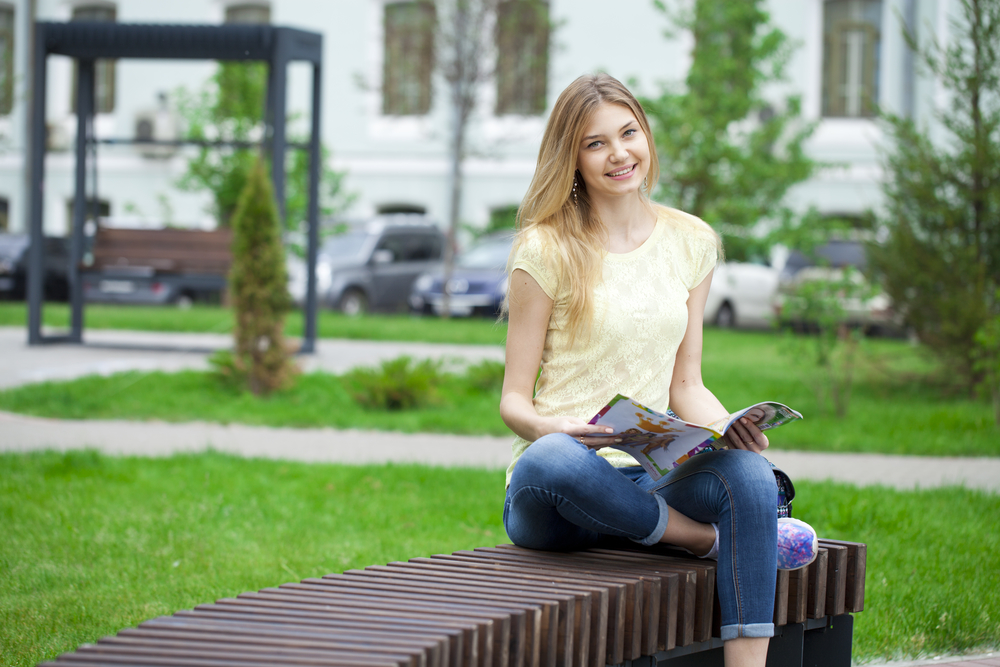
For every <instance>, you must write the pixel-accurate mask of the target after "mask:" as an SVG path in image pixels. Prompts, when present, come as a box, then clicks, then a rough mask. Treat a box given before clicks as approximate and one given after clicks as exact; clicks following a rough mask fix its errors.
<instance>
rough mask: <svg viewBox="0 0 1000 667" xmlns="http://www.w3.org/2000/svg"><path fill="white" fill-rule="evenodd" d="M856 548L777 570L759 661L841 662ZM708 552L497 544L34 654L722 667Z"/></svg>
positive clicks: (859, 554)
mask: <svg viewBox="0 0 1000 667" xmlns="http://www.w3.org/2000/svg"><path fill="white" fill-rule="evenodd" d="M865 560H866V546H865V545H864V544H859V543H854V542H837V541H831V540H821V541H820V553H819V557H818V558H817V559H816V561H815V562H813V564H811V565H810V566H808V567H807V568H804V569H802V570H797V571H793V572H778V575H777V590H776V594H775V607H774V622H775V624H776V625H777V628H776V632H775V637H774V638H773V639H772V640H771V644H770V649H769V652H768V664H769V665H774V666H775V667H778V666H781V667H785V666H790V665H810V666H817V667H849V666H850V664H851V643H852V637H853V617H852V616H851V614H852V613H855V612H859V611H861V610H862V609H863V608H864V591H865ZM715 575H716V564H715V562H714V561H705V560H698V559H694V558H692V557H690V556H682V555H679V554H678V553H677V552H675V551H671V550H666V549H656V550H638V549H593V550H590V551H584V552H577V553H571V554H563V553H550V552H540V551H532V550H528V549H522V548H519V547H515V546H512V545H509V544H503V545H499V546H496V547H489V548H486V547H484V548H480V549H476V550H474V551H458V552H455V553H452V554H447V555H437V556H433V557H430V558H414V559H412V560H410V561H407V562H405V563H404V562H397V563H390V564H388V565H384V566H371V567H368V568H366V569H364V570H351V571H347V572H344V573H343V574H329V575H326V576H324V577H321V578H314V579H306V580H304V581H301V582H297V583H288V584H284V585H281V586H278V587H275V588H266V589H264V590H261V591H257V592H252V593H244V594H242V595H240V596H238V597H236V598H227V599H221V600H218V601H216V602H215V603H214V604H205V605H201V606H199V607H196V608H195V609H193V610H187V611H180V612H177V613H176V614H174V615H172V616H164V617H160V618H156V619H153V620H150V621H147V622H145V623H142V624H140V625H139V626H138V627H137V628H129V629H125V630H122V631H121V632H119V633H118V634H117V635H115V636H114V637H106V638H104V639H102V640H100V641H99V642H97V643H96V644H93V645H85V646H81V647H80V648H79V649H77V651H75V652H73V653H66V654H63V655H61V656H59V657H58V658H57V659H56V660H55V661H53V662H50V663H44V664H45V665H52V666H58V667H66V666H67V665H70V664H79V665H184V666H187V667H229V666H235V665H333V666H354V665H366V666H370V665H375V666H378V667H382V666H385V667H465V666H468V667H508V666H509V667H574V666H580V667H604V666H605V665H627V666H631V667H646V666H652V665H665V666H666V667H686V666H687V665H699V666H706V667H710V666H712V665H719V666H720V667H721V666H722V664H723V662H722V641H721V640H720V639H719V616H718V603H717V597H716V590H715Z"/></svg>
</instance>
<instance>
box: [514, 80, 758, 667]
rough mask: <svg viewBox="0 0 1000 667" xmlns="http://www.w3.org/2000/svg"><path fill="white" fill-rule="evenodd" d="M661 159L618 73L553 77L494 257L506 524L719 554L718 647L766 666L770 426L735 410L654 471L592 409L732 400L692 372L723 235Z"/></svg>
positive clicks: (573, 544) (526, 540)
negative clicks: (511, 222)
mask: <svg viewBox="0 0 1000 667" xmlns="http://www.w3.org/2000/svg"><path fill="white" fill-rule="evenodd" d="M658 175H659V166H658V162H657V157H656V152H655V149H654V147H653V141H652V136H651V134H650V129H649V123H648V121H647V119H646V115H645V113H644V112H643V110H642V107H641V106H640V105H639V103H638V102H637V101H636V99H635V98H634V97H633V96H632V94H631V93H629V91H628V90H627V89H626V88H625V87H624V86H623V85H622V84H621V83H620V82H618V81H617V80H615V79H614V78H612V77H610V76H608V75H605V74H598V75H593V76H582V77H580V78H579V79H577V80H576V81H574V82H573V83H572V84H570V86H569V87H568V88H566V90H565V91H563V93H562V94H561V95H560V96H559V99H558V100H557V102H556V104H555V107H554V108H553V110H552V114H551V116H550V118H549V121H548V125H547V127H546V130H545V135H544V137H543V139H542V146H541V150H540V152H539V156H538V165H537V168H536V171H535V175H534V178H533V180H532V183H531V186H530V188H529V190H528V193H527V195H526V196H525V198H524V201H523V203H522V205H521V208H520V211H519V214H518V234H517V238H516V240H515V243H514V249H513V251H512V253H511V258H510V262H509V266H508V273H509V290H508V301H507V312H508V318H509V319H508V322H509V324H508V335H507V350H506V355H507V356H506V372H505V376H504V386H503V396H502V399H501V402H500V412H501V415H502V417H503V419H504V422H505V423H506V424H507V425H508V426H509V427H510V429H511V430H512V431H513V432H514V433H515V434H516V435H517V436H518V437H517V439H516V441H515V443H514V447H513V461H512V462H511V465H510V468H509V469H508V471H507V485H508V486H507V498H506V503H505V506H504V524H505V526H506V530H507V533H508V536H509V537H510V539H511V540H512V541H513V542H514V543H515V544H518V545H521V546H525V547H529V548H535V549H549V550H570V549H581V548H586V547H588V546H591V545H594V544H596V543H598V542H599V541H600V540H602V539H605V538H607V537H609V536H610V537H612V538H619V539H620V538H628V539H631V540H633V541H635V542H638V543H640V544H643V545H652V544H655V543H657V542H665V543H669V544H673V545H677V546H680V547H683V548H686V549H688V550H690V551H691V552H693V553H694V554H697V555H700V556H704V557H718V559H719V566H718V576H717V585H718V589H719V600H720V604H721V612H722V639H723V640H724V641H725V649H724V652H725V655H726V664H727V665H729V666H731V667H732V666H735V665H763V664H764V661H765V658H766V655H767V646H768V639H767V638H768V637H770V636H771V635H772V634H773V633H774V626H773V624H772V615H773V603H774V586H775V571H776V562H777V560H776V559H777V546H776V544H777V513H776V504H777V488H776V484H775V478H774V474H773V472H772V470H771V467H770V465H769V464H768V463H767V461H766V460H765V459H764V458H763V457H762V456H760V452H762V451H763V450H764V449H766V448H767V446H768V440H767V436H765V435H764V434H763V433H761V432H760V430H759V429H758V428H757V427H756V426H755V425H754V424H753V422H752V421H751V420H750V419H745V418H744V419H743V420H741V421H740V422H738V423H737V424H735V425H734V426H733V427H732V428H731V429H730V431H729V432H728V433H727V434H726V438H727V442H726V443H725V444H726V445H728V447H729V448H728V449H725V450H719V451H710V452H706V453H703V454H700V455H698V456H695V457H693V458H692V459H690V460H689V461H687V462H686V463H684V464H683V465H682V466H680V467H679V468H677V469H675V470H674V471H672V472H671V473H670V474H669V475H667V476H666V477H664V478H663V479H661V480H659V482H658V483H656V484H654V483H653V482H652V481H651V480H650V479H649V477H648V475H647V474H646V473H645V471H643V469H642V468H641V467H639V466H638V465H637V463H636V461H635V460H634V459H632V458H631V457H630V456H628V455H627V454H624V453H623V452H620V451H618V450H614V449H610V448H603V447H602V444H601V443H602V440H601V436H602V429H601V428H599V427H597V426H593V425H590V424H589V423H588V420H589V419H590V418H591V417H592V416H593V415H594V414H596V413H597V411H598V410H600V409H601V408H602V407H603V406H604V405H605V404H606V403H607V401H608V400H609V399H610V398H612V397H613V396H614V395H615V394H617V393H621V394H624V395H626V396H629V397H631V398H633V399H635V400H637V401H639V402H641V403H643V404H644V405H647V406H649V407H650V408H653V409H655V410H660V411H664V410H666V409H667V408H668V407H669V408H671V409H672V410H673V411H674V412H676V413H677V414H678V415H679V416H680V417H681V418H682V419H685V420H687V421H692V422H696V423H701V424H711V423H713V422H715V421H718V420H723V419H725V418H726V417H727V416H728V414H729V413H728V411H727V410H726V408H725V407H723V405H722V404H721V403H720V402H719V400H718V399H717V398H716V397H715V396H714V395H713V394H712V392H711V391H709V390H708V389H707V388H706V387H705V385H704V384H703V382H702V378H701V351H702V320H703V313H704V307H705V299H706V297H707V295H708V290H709V286H710V284H711V276H712V269H713V268H714V266H715V262H716V260H717V258H718V257H719V255H720V252H721V247H720V241H719V238H718V236H717V235H716V234H715V232H714V231H713V230H712V229H711V227H709V226H708V225H706V224H705V223H704V222H702V221H701V220H699V219H697V218H695V217H693V216H691V215H687V214H685V213H682V212H680V211H676V210H673V209H669V208H666V207H663V206H659V205H656V204H654V203H652V202H651V201H650V199H649V192H650V190H651V189H652V188H653V186H654V185H655V183H656V182H657V178H658ZM539 371H540V372H539ZM732 381H733V382H748V383H753V377H745V378H733V379H732ZM751 418H753V416H752V415H751Z"/></svg>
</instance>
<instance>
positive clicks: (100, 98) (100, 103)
mask: <svg viewBox="0 0 1000 667" xmlns="http://www.w3.org/2000/svg"><path fill="white" fill-rule="evenodd" d="M98 9H103V10H108V11H110V12H111V18H110V19H90V18H79V17H78V15H77V14H78V13H80V12H83V11H86V10H98ZM69 20H70V21H106V22H111V23H114V22H117V21H118V6H117V5H115V4H114V3H111V2H93V1H91V2H81V3H79V4H76V5H74V6H73V7H72V8H71V9H70V19H69ZM116 62H117V61H116V60H114V59H112V58H99V59H97V60H96V61H95V62H94V112H95V113H97V114H110V113H114V111H115V101H116V99H115V98H116V97H117V85H116V72H115V70H116V67H115V64H116ZM79 78H80V77H79V65H78V63H77V61H76V60H74V61H73V81H72V88H71V91H70V100H69V104H70V111H72V112H73V113H76V94H77V89H76V87H77V83H78V81H79Z"/></svg>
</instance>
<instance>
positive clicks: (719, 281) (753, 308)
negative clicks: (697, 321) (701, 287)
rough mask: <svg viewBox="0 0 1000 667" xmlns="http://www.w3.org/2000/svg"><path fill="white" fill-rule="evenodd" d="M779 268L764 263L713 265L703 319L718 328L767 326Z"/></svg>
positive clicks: (769, 320) (771, 315)
mask: <svg viewBox="0 0 1000 667" xmlns="http://www.w3.org/2000/svg"><path fill="white" fill-rule="evenodd" d="M777 289H778V271H777V269H774V268H772V267H770V266H765V265H763V264H751V263H748V262H723V263H721V264H719V265H718V266H716V267H715V273H714V274H713V275H712V288H711V290H709V292H708V300H707V301H706V303H705V321H706V322H708V323H711V324H714V325H716V326H718V327H727V328H728V327H746V328H767V327H770V326H771V325H772V324H773V320H774V311H773V308H772V303H771V302H772V299H773V298H774V294H775V292H776V291H777Z"/></svg>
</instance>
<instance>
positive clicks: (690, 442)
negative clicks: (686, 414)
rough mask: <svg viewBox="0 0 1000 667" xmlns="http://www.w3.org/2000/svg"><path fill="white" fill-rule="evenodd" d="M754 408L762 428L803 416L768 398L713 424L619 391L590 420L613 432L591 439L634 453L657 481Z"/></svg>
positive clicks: (769, 427) (765, 428)
mask: <svg viewBox="0 0 1000 667" xmlns="http://www.w3.org/2000/svg"><path fill="white" fill-rule="evenodd" d="M754 408H759V409H760V410H762V411H763V412H764V417H763V418H762V419H760V420H758V421H757V422H756V424H757V428H759V429H760V430H761V431H766V430H767V429H771V428H776V427H778V426H781V425H782V424H786V423H788V422H790V421H794V420H796V419H802V415H801V414H799V413H798V412H796V411H795V410H792V409H791V408H790V407H788V406H787V405H782V404H781V403H775V402H773V401H766V402H764V403H757V404H756V405H751V406H749V407H746V408H743V409H742V410H739V411H737V412H734V413H732V414H731V415H729V418H728V419H727V420H726V421H725V422H723V423H721V425H720V424H719V423H716V424H714V425H713V426H711V427H709V426H702V425H700V424H692V423H690V422H686V421H684V420H683V419H680V418H678V417H674V416H671V415H666V414H663V413H662V412H657V411H656V410H650V409H649V408H647V407H646V406H644V405H642V404H641V403H638V402H637V401H633V400H632V399H631V398H628V397H627V396H622V395H621V394H618V395H617V396H615V397H614V398H613V399H611V401H610V402H609V403H608V404H607V405H606V406H604V407H603V408H602V409H601V411H600V412H598V413H597V414H596V415H594V418H593V419H591V420H590V423H591V424H597V425H599V426H606V427H610V428H611V429H612V433H609V434H607V435H604V434H601V435H600V436H591V438H590V441H591V442H595V441H596V439H597V437H600V438H608V444H607V446H608V447H613V448H615V449H620V450H622V451H623V452H626V453H628V454H631V455H632V457H633V458H634V459H635V460H636V461H638V462H639V464H640V465H642V467H643V468H645V470H646V472H647V473H649V476H650V477H651V478H652V479H653V480H657V479H659V478H660V477H662V476H663V475H665V474H667V473H668V472H669V471H671V470H673V469H674V468H676V467H677V466H679V465H680V464H682V463H684V462H685V461H687V460H688V459H689V458H691V457H692V456H694V455H695V454H697V453H699V452H702V451H704V450H706V449H712V448H713V445H712V443H713V442H715V441H716V440H717V439H719V438H721V437H722V436H723V435H724V434H725V433H726V431H727V430H729V427H730V426H732V425H733V423H734V422H735V421H736V420H737V419H739V418H740V417H742V416H743V415H745V414H746V413H747V412H749V411H750V410H752V409H754ZM716 429H718V430H716Z"/></svg>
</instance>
